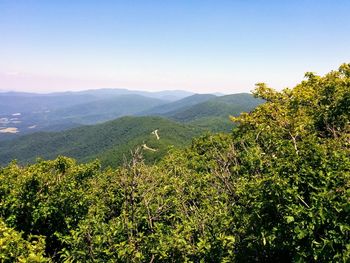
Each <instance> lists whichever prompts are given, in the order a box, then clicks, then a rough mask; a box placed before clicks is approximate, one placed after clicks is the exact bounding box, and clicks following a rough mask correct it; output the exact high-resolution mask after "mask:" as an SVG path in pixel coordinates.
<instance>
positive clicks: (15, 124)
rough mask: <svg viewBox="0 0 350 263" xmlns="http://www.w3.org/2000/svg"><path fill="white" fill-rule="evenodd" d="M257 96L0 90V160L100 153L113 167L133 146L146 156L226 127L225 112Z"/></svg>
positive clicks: (245, 106) (252, 103)
mask: <svg viewBox="0 0 350 263" xmlns="http://www.w3.org/2000/svg"><path fill="white" fill-rule="evenodd" d="M262 102H263V101H262V100H261V99H256V98H254V97H253V96H252V95H251V94H247V93H241V94H232V95H225V96H216V95H214V94H193V93H190V92H185V91H162V92H155V93H151V92H138V91H136V92H134V91H128V90H122V89H116V90H112V89H102V90H87V91H81V92H64V93H51V94H33V93H16V92H8V93H0V132H1V133H0V164H7V163H8V162H9V161H11V160H13V159H17V160H18V161H19V162H20V163H28V162H33V161H35V159H36V158H37V157H43V158H55V157H56V156H57V155H66V156H71V157H74V158H76V159H78V160H79V161H89V160H93V159H95V158H98V159H100V160H101V161H102V164H103V165H105V166H107V165H111V166H116V165H119V164H120V163H121V162H122V160H123V155H126V154H128V153H129V152H130V150H131V149H134V148H135V147H138V146H142V147H143V149H144V152H145V159H146V161H148V162H152V161H156V160H158V159H159V158H161V157H162V156H163V155H164V154H165V152H166V151H167V149H168V147H170V146H172V145H173V146H176V147H181V146H184V145H187V144H189V143H190V141H191V139H192V138H193V137H194V136H197V135H200V134H203V133H205V132H206V131H214V132H216V131H229V130H231V129H232V128H233V126H234V124H233V123H232V122H231V121H230V120H229V116H230V115H238V114H240V113H241V112H243V111H245V112H246V111H251V110H252V109H254V108H255V107H256V106H257V105H259V104H260V103H262ZM125 116H135V117H125ZM154 131H157V132H158V133H159V134H160V137H159V138H156V137H158V134H157V136H155V134H154V133H153V134H152V132H154Z"/></svg>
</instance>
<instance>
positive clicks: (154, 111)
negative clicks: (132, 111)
mask: <svg viewBox="0 0 350 263" xmlns="http://www.w3.org/2000/svg"><path fill="white" fill-rule="evenodd" d="M215 97H216V96H215V95H212V94H194V95H192V96H188V97H186V98H183V99H181V100H178V101H175V102H172V103H168V104H165V105H159V106H156V107H153V108H151V109H149V110H147V111H144V112H141V113H139V114H140V115H144V116H147V115H155V116H159V115H160V116H162V115H166V114H167V113H169V112H172V111H176V110H185V109H188V108H190V107H191V106H193V105H196V104H198V103H201V102H204V101H207V100H210V99H212V98H215Z"/></svg>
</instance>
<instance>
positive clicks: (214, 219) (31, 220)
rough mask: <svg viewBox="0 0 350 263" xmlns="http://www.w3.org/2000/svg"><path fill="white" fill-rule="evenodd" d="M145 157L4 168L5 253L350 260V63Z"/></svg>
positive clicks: (1, 226) (0, 242)
mask: <svg viewBox="0 0 350 263" xmlns="http://www.w3.org/2000/svg"><path fill="white" fill-rule="evenodd" d="M254 95H255V96H256V97H258V98H261V99H263V100H265V103H264V104H261V105H260V106H258V107H257V108H256V109H255V110H254V111H252V112H250V113H243V114H241V115H240V116H238V117H237V116H236V117H233V116H232V117H231V120H232V122H234V123H236V124H238V125H237V126H236V127H235V128H234V129H233V131H232V132H230V133H218V134H206V135H204V136H202V137H199V138H195V139H193V141H192V144H191V146H190V147H187V148H185V149H176V148H173V149H170V150H169V152H168V153H167V154H166V155H165V156H164V157H162V159H161V160H160V161H159V162H157V163H155V164H152V165H149V164H146V163H145V162H144V161H143V155H144V154H145V150H144V149H142V148H141V147H136V148H134V149H133V151H132V156H131V157H130V158H129V159H128V160H125V162H124V164H123V165H121V166H120V167H118V168H116V169H112V168H108V169H102V168H101V164H100V162H99V161H93V162H89V163H83V164H81V163H78V162H77V161H75V160H74V159H71V158H68V157H64V156H59V157H57V158H56V159H54V160H38V161H37V162H36V163H35V164H31V165H27V166H22V165H20V164H17V163H16V161H13V162H12V163H10V164H9V165H7V166H4V167H1V168H0V182H1V183H0V217H1V218H0V261H1V262H52V261H53V262H349V260H350V158H349V157H350V125H349V124H350V122H349V117H350V116H349V115H350V64H343V65H342V66H341V67H340V68H339V70H336V71H332V72H330V73H328V74H327V75H325V76H317V75H315V74H313V73H306V79H305V80H304V81H303V82H301V83H300V84H298V85H297V86H296V87H294V88H293V89H284V90H282V91H280V92H278V91H276V90H274V89H271V88H269V87H267V86H266V85H265V84H257V87H256V89H255V91H254Z"/></svg>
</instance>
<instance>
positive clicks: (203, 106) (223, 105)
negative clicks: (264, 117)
mask: <svg viewBox="0 0 350 263" xmlns="http://www.w3.org/2000/svg"><path fill="white" fill-rule="evenodd" d="M261 103H263V100H261V99H257V98H254V97H253V95H251V94H248V93H240V94H232V95H226V96H222V97H216V98H213V99H210V100H208V101H205V102H202V103H199V104H196V105H193V106H192V107H190V108H186V109H179V110H176V111H172V112H168V113H166V114H164V115H163V116H166V117H169V118H171V119H174V120H177V121H182V122H190V121H196V120H199V119H201V118H208V117H225V118H228V117H229V116H230V115H239V114H240V113H241V112H249V111H251V110H252V109H254V108H255V107H256V106H258V105H259V104H261Z"/></svg>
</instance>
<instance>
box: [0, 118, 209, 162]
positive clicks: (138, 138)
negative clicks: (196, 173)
mask: <svg viewBox="0 0 350 263" xmlns="http://www.w3.org/2000/svg"><path fill="white" fill-rule="evenodd" d="M156 129H157V130H158V135H159V136H160V139H159V140H157V138H156V136H155V135H154V134H152V132H153V131H154V130H156ZM201 132H202V130H201V129H199V128H194V127H191V126H188V125H183V124H179V123H176V122H173V121H170V120H167V119H164V118H160V117H122V118H119V119H117V120H114V121H109V122H106V123H102V124H98V125H94V126H82V127H78V128H75V129H71V130H67V131H63V132H51V133H49V132H40V133H35V134H31V135H26V136H22V137H20V138H18V139H16V140H11V141H4V142H0V163H1V164H6V163H8V162H10V161H11V160H13V159H17V160H18V161H19V162H20V163H27V162H33V161H34V160H35V159H36V158H37V157H42V158H45V159H50V158H55V157H56V156H57V155H66V156H71V157H74V158H76V159H78V160H79V161H88V160H92V159H95V158H100V159H102V164H103V165H112V166H116V165H118V164H120V163H121V162H122V160H123V154H128V153H129V152H130V150H131V149H134V148H135V147H136V146H140V145H143V144H146V146H147V147H149V148H151V149H156V150H157V151H155V152H153V151H150V150H146V149H145V150H144V153H145V157H146V160H148V161H154V160H156V159H157V158H159V157H161V156H162V155H163V154H164V153H165V152H166V149H167V148H168V147H169V146H170V145H175V146H182V145H186V144H188V143H189V142H190V141H191V139H192V137H194V136H196V135H198V134H200V133H201Z"/></svg>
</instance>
